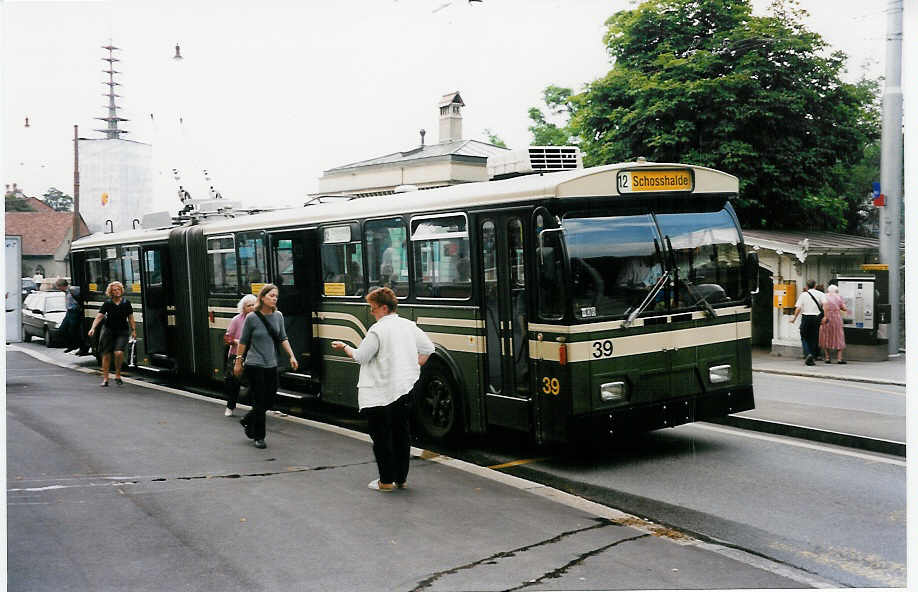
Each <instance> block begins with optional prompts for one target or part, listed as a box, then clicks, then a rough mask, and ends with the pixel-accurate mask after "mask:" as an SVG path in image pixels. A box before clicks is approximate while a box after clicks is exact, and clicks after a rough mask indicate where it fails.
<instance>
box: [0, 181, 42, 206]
mask: <svg viewBox="0 0 918 592" xmlns="http://www.w3.org/2000/svg"><path fill="white" fill-rule="evenodd" d="M4 201H5V202H6V203H5V207H6V209H5V211H7V212H34V211H35V210H33V209H32V206H30V205H29V204H28V202H26V200H25V194H24V193H23V192H22V190H12V189H10V187H9V185H7V187H6V194H5V200H4Z"/></svg>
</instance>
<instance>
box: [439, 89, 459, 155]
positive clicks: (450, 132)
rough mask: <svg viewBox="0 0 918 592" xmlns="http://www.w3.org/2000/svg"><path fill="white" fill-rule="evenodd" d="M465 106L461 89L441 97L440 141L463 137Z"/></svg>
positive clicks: (452, 140)
mask: <svg viewBox="0 0 918 592" xmlns="http://www.w3.org/2000/svg"><path fill="white" fill-rule="evenodd" d="M461 107H465V103H463V102H462V97H460V96H459V91H456V92H452V93H449V94H446V95H443V98H442V99H440V143H441V144H444V143H446V142H455V141H457V140H461V139H462V112H461V111H460V108H461Z"/></svg>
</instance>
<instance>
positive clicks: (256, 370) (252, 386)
mask: <svg viewBox="0 0 918 592" xmlns="http://www.w3.org/2000/svg"><path fill="white" fill-rule="evenodd" d="M277 297H278V291H277V286H275V285H274V284H265V285H264V287H263V288H262V289H261V291H260V292H259V293H258V304H256V305H255V311H254V313H253V314H249V315H247V316H246V317H245V322H244V323H243V325H242V337H241V338H240V339H239V345H238V346H237V349H236V351H237V352H238V353H237V354H236V359H235V360H234V363H233V374H235V375H236V377H239V376H242V372H243V369H244V370H245V373H246V376H248V378H249V392H250V393H251V396H252V410H251V411H249V412H248V413H246V414H245V417H243V418H242V419H241V420H240V423H241V424H242V427H244V428H245V435H246V436H248V437H249V438H251V439H252V440H254V441H255V448H265V446H266V445H265V412H266V411H268V409H270V408H271V407H272V406H273V405H274V398H275V397H276V396H277V372H278V368H277V367H278V365H279V364H278V355H277V350H278V349H279V348H283V350H284V351H285V352H286V353H287V356H289V358H290V367H291V368H293V370H296V369H297V368H298V367H299V364H298V363H297V361H296V356H295V355H293V349H291V348H290V342H289V341H287V332H286V330H285V329H284V315H282V314H281V312H280V311H279V310H277ZM268 327H271V329H268ZM243 360H245V364H243Z"/></svg>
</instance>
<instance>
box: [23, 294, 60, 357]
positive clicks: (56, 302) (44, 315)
mask: <svg viewBox="0 0 918 592" xmlns="http://www.w3.org/2000/svg"><path fill="white" fill-rule="evenodd" d="M65 316H67V301H66V299H65V298H64V293H63V292H61V291H60V290H55V291H53V292H32V293H31V294H29V295H28V296H26V299H25V302H24V303H23V305H22V339H23V340H24V341H32V337H41V338H42V339H44V340H45V345H46V346H48V347H52V346H53V345H54V344H55V343H56V342H57V341H58V332H59V330H60V327H61V323H63V322H64V317H65Z"/></svg>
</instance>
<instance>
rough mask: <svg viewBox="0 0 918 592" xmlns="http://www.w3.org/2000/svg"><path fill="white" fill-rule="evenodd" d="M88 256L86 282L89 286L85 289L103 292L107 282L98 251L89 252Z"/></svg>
mask: <svg viewBox="0 0 918 592" xmlns="http://www.w3.org/2000/svg"><path fill="white" fill-rule="evenodd" d="M89 255H90V256H89V257H88V258H87V259H86V282H87V283H88V284H89V286H88V288H87V289H88V290H89V291H91V292H104V291H105V287H106V286H108V281H107V280H106V277H105V274H104V272H103V270H102V259H101V257H100V255H99V251H90V252H89Z"/></svg>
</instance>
